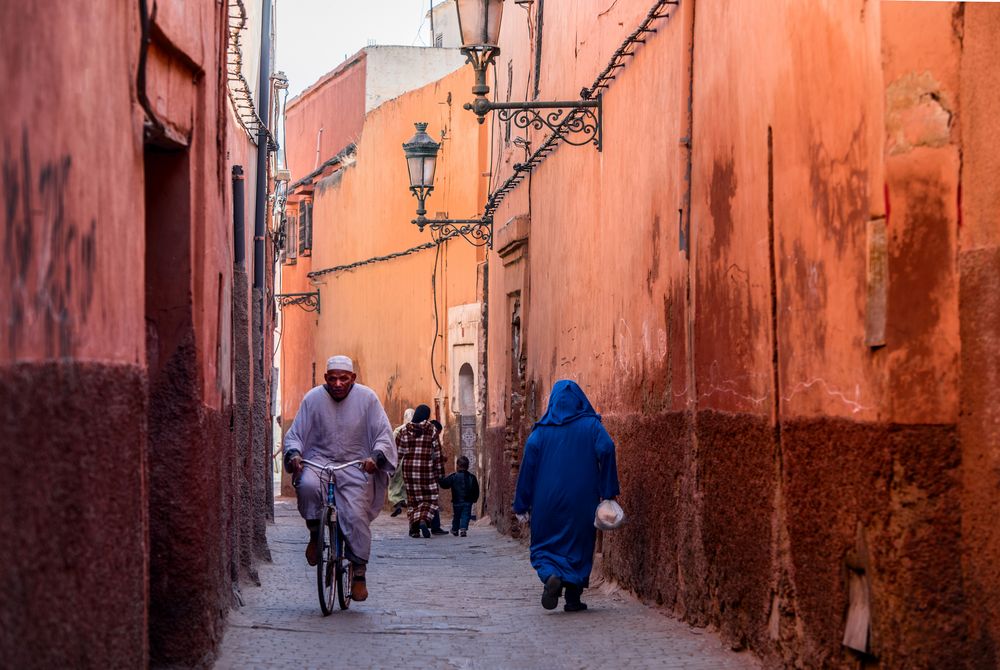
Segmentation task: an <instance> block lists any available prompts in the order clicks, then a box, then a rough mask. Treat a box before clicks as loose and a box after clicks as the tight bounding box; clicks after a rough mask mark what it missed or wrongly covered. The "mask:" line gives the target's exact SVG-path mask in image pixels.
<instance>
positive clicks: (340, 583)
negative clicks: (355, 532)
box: [334, 534, 354, 610]
mask: <svg viewBox="0 0 1000 670" xmlns="http://www.w3.org/2000/svg"><path fill="white" fill-rule="evenodd" d="M334 560H335V561H336V562H337V569H336V574H337V604H338V605H340V609H342V610H346V609H347V608H348V607H350V606H351V582H352V581H353V580H354V564H353V563H351V562H350V561H349V560H347V556H346V555H345V552H344V536H343V534H341V535H340V536H339V537H338V538H337V552H336V556H335V558H334Z"/></svg>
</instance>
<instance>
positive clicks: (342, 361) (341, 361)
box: [326, 356, 354, 372]
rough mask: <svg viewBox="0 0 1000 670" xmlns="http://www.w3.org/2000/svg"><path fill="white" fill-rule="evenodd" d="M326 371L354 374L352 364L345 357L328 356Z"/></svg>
mask: <svg viewBox="0 0 1000 670" xmlns="http://www.w3.org/2000/svg"><path fill="white" fill-rule="evenodd" d="M326 369H327V370H346V371H347V372H354V363H353V361H351V359H350V358H348V357H347V356H330V358H328V359H327V361H326Z"/></svg>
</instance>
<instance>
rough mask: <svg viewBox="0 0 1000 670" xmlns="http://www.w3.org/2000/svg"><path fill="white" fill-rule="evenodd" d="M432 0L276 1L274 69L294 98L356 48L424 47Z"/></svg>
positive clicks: (426, 44) (356, 49)
mask: <svg viewBox="0 0 1000 670" xmlns="http://www.w3.org/2000/svg"><path fill="white" fill-rule="evenodd" d="M430 4H431V0H277V2H276V12H277V24H278V25H277V33H278V39H277V54H276V57H275V60H276V61H277V62H276V64H275V66H276V67H275V69H277V70H283V71H284V72H285V74H286V75H288V88H289V96H290V97H291V96H295V95H296V94H298V93H300V92H301V91H302V90H303V89H305V88H306V87H307V86H309V85H310V84H312V83H313V82H315V81H316V80H317V79H319V78H320V77H321V76H323V75H324V74H326V73H327V72H329V71H330V70H332V69H333V68H334V67H336V66H337V65H338V64H339V63H341V62H343V61H344V60H345V59H346V58H347V57H348V56H350V55H351V54H353V53H355V52H357V51H358V50H359V49H362V48H363V47H365V46H367V45H368V44H369V43H374V44H391V45H397V44H399V45H404V46H428V39H429V35H430V30H429V21H427V20H426V15H427V11H428V10H429V9H430Z"/></svg>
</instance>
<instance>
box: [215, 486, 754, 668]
mask: <svg viewBox="0 0 1000 670" xmlns="http://www.w3.org/2000/svg"><path fill="white" fill-rule="evenodd" d="M402 519H405V517H399V518H395V519H393V518H390V517H389V516H388V515H386V514H383V515H382V516H380V517H379V518H378V519H377V520H376V521H375V522H374V523H373V524H372V532H373V535H374V546H373V552H374V557H373V559H372V563H371V567H370V568H369V571H368V581H369V591H370V595H369V597H368V600H366V601H365V602H363V603H355V604H352V605H351V607H350V609H348V610H347V611H340V610H336V611H334V613H333V614H332V615H330V616H329V617H323V616H322V614H321V613H320V610H319V603H318V599H317V596H316V587H315V575H316V572H315V568H310V567H309V566H308V565H307V564H306V561H305V558H304V557H303V554H302V549H303V547H304V546H305V542H304V529H303V527H302V520H301V518H300V517H299V515H298V512H296V510H295V504H294V501H292V500H289V499H279V500H277V501H276V502H275V525H274V526H272V527H271V528H270V532H269V534H268V542H269V544H270V547H271V556H272V559H273V561H274V562H273V563H271V564H269V565H267V566H264V567H263V568H262V569H261V571H260V577H261V581H262V585H261V588H259V589H248V590H246V591H245V592H244V595H245V598H246V606H245V607H242V608H241V609H239V610H237V611H235V612H233V613H232V614H231V615H230V617H229V628H228V630H227V632H226V636H225V638H224V639H223V641H222V650H221V655H220V658H219V661H218V663H216V666H215V667H216V668H220V669H221V668H262V667H267V668H290V669H291V668H295V669H298V668H321V667H333V665H334V664H335V661H336V660H337V659H339V658H341V657H343V656H344V655H345V654H347V655H349V656H350V658H351V665H353V666H354V667H358V668H379V667H401V666H405V667H413V668H546V669H550V670H553V669H557V668H615V667H618V668H661V669H665V670H672V669H674V668H677V669H681V668H683V669H685V670H699V669H702V668H704V669H705V670H708V669H711V670H726V669H730V668H731V669H733V670H737V669H749V668H757V667H759V665H758V663H757V661H756V660H754V659H753V657H752V656H750V655H749V654H748V653H745V652H744V653H733V652H731V651H729V650H728V648H726V647H724V646H723V643H722V641H721V640H720V639H719V637H718V636H716V635H715V634H714V633H713V632H711V631H710V630H706V629H704V628H694V627H690V626H688V625H687V624H685V623H682V622H680V621H677V620H676V619H672V618H670V617H668V616H667V615H666V613H664V612H661V611H657V610H656V609H654V608H650V607H646V606H644V605H642V604H641V603H639V602H638V601H637V600H636V599H635V598H634V597H632V596H631V595H628V594H627V593H625V592H623V591H619V590H617V589H614V588H612V587H610V586H608V585H603V586H601V585H597V584H595V585H594V586H595V588H593V589H589V590H587V591H585V592H584V601H585V602H587V604H588V605H589V609H588V610H587V611H586V612H576V613H567V612H563V611H562V607H561V606H560V607H559V608H557V609H555V610H553V611H551V612H548V611H546V610H544V609H542V608H541V606H540V605H539V594H540V592H541V584H540V583H539V581H538V578H537V577H536V576H535V573H534V571H533V570H532V569H531V565H530V564H529V563H528V552H527V549H526V548H525V547H523V546H522V545H520V544H519V543H518V542H517V541H516V540H512V539H510V538H509V537H505V536H503V535H500V534H499V533H497V532H496V529H495V528H493V526H491V525H489V524H488V523H482V522H481V523H480V524H478V525H476V526H474V527H473V528H472V529H471V530H470V534H469V537H467V538H459V537H452V536H451V535H442V536H439V537H434V538H431V539H429V540H424V539H418V540H414V539H411V538H410V537H408V536H407V535H406V523H405V521H403V520H402ZM484 521H485V520H484ZM622 532H628V531H627V530H623V531H622Z"/></svg>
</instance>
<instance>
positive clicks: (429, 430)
mask: <svg viewBox="0 0 1000 670" xmlns="http://www.w3.org/2000/svg"><path fill="white" fill-rule="evenodd" d="M430 418H431V408H430V407H428V406H427V405H419V406H417V410H416V412H414V414H413V420H412V421H410V423H408V424H406V426H405V427H404V428H403V430H401V431H400V432H399V435H397V436H396V447H397V448H398V450H399V454H400V455H401V456H402V458H403V479H404V480H405V481H406V503H407V505H408V510H407V512H408V514H409V520H410V537H420V536H421V535H423V536H424V537H430V536H431V526H432V525H433V521H434V517H435V515H436V514H437V512H438V494H439V491H438V480H440V479H441V478H442V477H444V457H443V456H442V454H441V443H440V441H439V440H438V434H439V431H438V429H437V428H436V427H435V426H434V425H432V424H431V422H430Z"/></svg>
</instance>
